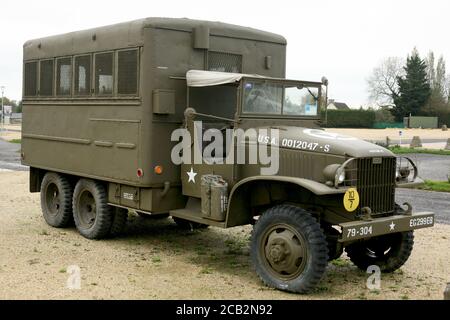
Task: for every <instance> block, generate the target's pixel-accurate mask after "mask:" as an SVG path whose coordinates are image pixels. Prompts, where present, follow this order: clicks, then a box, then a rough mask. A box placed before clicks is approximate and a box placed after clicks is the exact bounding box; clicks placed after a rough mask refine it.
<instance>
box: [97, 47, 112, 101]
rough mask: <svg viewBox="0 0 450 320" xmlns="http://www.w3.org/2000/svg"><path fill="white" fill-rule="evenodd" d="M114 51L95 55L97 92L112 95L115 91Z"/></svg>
mask: <svg viewBox="0 0 450 320" xmlns="http://www.w3.org/2000/svg"><path fill="white" fill-rule="evenodd" d="M113 86H114V79H113V53H99V54H96V55H95V93H96V94H97V95H111V94H112V93H113Z"/></svg>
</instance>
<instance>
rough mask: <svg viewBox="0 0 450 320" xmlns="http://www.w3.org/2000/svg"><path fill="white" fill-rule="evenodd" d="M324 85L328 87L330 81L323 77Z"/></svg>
mask: <svg viewBox="0 0 450 320" xmlns="http://www.w3.org/2000/svg"><path fill="white" fill-rule="evenodd" d="M322 84H323V85H324V86H328V79H327V77H322Z"/></svg>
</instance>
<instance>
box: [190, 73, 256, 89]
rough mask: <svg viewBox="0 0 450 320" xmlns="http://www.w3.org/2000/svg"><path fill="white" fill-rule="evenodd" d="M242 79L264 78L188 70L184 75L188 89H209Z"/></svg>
mask: <svg viewBox="0 0 450 320" xmlns="http://www.w3.org/2000/svg"><path fill="white" fill-rule="evenodd" d="M244 77H251V78H265V77H263V76H260V75H254V74H243V73H230V72H217V71H203V70H189V71H188V72H187V73H186V81H187V85H188V87H209V86H218V85H221V84H227V83H237V82H239V81H241V79H242V78H244Z"/></svg>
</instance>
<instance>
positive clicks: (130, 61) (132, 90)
mask: <svg viewBox="0 0 450 320" xmlns="http://www.w3.org/2000/svg"><path fill="white" fill-rule="evenodd" d="M117 68H118V69H117V75H118V78H117V93H118V94H125V95H136V94H137V93H138V50H127V51H119V53H118V67H117Z"/></svg>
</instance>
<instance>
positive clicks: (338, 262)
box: [331, 258, 350, 267]
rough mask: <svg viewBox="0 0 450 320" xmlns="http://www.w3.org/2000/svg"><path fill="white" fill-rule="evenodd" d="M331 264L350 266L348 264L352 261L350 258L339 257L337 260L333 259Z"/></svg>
mask: <svg viewBox="0 0 450 320" xmlns="http://www.w3.org/2000/svg"><path fill="white" fill-rule="evenodd" d="M331 264H332V265H334V266H336V267H348V266H350V262H349V261H348V260H345V259H342V258H339V259H336V260H332V261H331Z"/></svg>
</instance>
